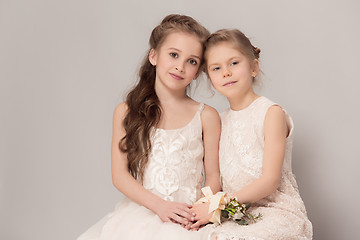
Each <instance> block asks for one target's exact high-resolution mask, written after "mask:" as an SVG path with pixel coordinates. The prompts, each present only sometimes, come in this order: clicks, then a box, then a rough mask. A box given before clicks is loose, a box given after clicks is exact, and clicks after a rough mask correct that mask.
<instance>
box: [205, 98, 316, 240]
mask: <svg viewBox="0 0 360 240" xmlns="http://www.w3.org/2000/svg"><path fill="white" fill-rule="evenodd" d="M273 105H276V104H275V103H273V102H271V101H270V100H269V99H267V98H265V97H259V98H257V99H256V100H255V101H254V102H253V103H252V104H250V106H248V107H247V108H245V109H243V110H241V111H233V110H231V109H228V110H226V111H225V112H224V113H222V114H221V122H222V129H221V139H220V153H219V160H220V171H221V180H222V185H223V191H225V192H228V193H233V192H236V191H238V190H240V189H241V188H243V187H245V186H246V185H248V184H250V183H251V182H253V181H254V180H255V179H257V178H259V177H260V176H261V173H262V159H263V151H264V120H265V116H266V113H267V111H268V109H269V108H270V107H271V106H273ZM285 113H286V112H285ZM286 118H287V123H288V125H289V126H290V128H291V129H290V134H289V136H288V137H287V142H286V151H285V157H284V164H283V169H282V178H281V182H280V185H279V187H278V189H277V191H276V192H275V193H274V194H272V195H270V196H268V197H266V198H264V199H262V200H260V201H258V202H257V203H256V204H253V207H252V210H251V211H252V213H253V214H254V215H256V214H257V213H259V212H260V213H261V214H262V215H263V219H262V220H261V221H259V222H257V223H255V224H250V225H248V226H239V225H237V224H236V223H233V222H225V223H223V224H222V225H221V226H219V227H217V228H215V229H214V232H213V234H212V235H210V236H209V239H213V237H217V239H218V240H264V239H283V240H285V239H286V240H289V239H304V240H305V239H306V240H307V239H311V238H312V225H311V222H310V221H309V220H308V218H307V214H306V210H305V206H304V203H303V201H302V199H301V197H300V195H299V191H298V186H297V184H296V181H295V178H294V175H293V174H292V170H291V151H292V141H293V122H292V120H291V118H290V116H289V115H288V114H286ZM289 223H291V224H289Z"/></svg>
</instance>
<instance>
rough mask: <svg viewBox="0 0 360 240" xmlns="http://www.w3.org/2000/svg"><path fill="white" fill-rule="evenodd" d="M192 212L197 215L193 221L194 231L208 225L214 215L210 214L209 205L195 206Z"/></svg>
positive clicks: (192, 227)
mask: <svg viewBox="0 0 360 240" xmlns="http://www.w3.org/2000/svg"><path fill="white" fill-rule="evenodd" d="M191 210H192V212H193V213H195V216H194V217H192V219H191V220H192V221H195V222H194V223H193V224H192V225H191V226H190V228H191V229H192V230H199V229H200V228H201V227H203V225H205V224H207V223H208V222H209V219H210V218H211V216H212V214H213V213H212V212H211V213H209V203H201V204H194V205H193V206H192V209H191Z"/></svg>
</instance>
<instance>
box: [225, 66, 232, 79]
mask: <svg viewBox="0 0 360 240" xmlns="http://www.w3.org/2000/svg"><path fill="white" fill-rule="evenodd" d="M231 76H232V74H231V71H230V70H229V69H228V68H224V71H223V77H224V78H225V77H231Z"/></svg>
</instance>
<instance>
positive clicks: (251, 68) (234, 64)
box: [206, 42, 259, 98]
mask: <svg viewBox="0 0 360 240" xmlns="http://www.w3.org/2000/svg"><path fill="white" fill-rule="evenodd" d="M206 56H207V61H206V62H207V63H206V67H207V72H208V74H209V77H210V80H211V83H212V84H213V86H214V88H215V89H216V90H217V91H218V92H220V93H221V94H223V95H224V96H226V97H227V98H233V97H237V96H245V95H246V94H247V93H249V92H252V83H253V77H255V76H256V75H257V73H258V71H259V70H258V69H259V68H258V66H259V63H258V61H257V60H254V62H252V63H250V62H249V59H248V58H247V57H246V56H245V55H244V54H242V53H241V52H240V51H239V50H237V49H236V48H235V47H234V45H233V44H231V43H229V42H222V43H219V44H217V45H215V46H212V47H210V49H208V50H206Z"/></svg>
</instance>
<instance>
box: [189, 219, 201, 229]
mask: <svg viewBox="0 0 360 240" xmlns="http://www.w3.org/2000/svg"><path fill="white" fill-rule="evenodd" d="M201 224H202V223H201V222H200V221H197V222H195V223H194V224H192V225H191V227H190V228H191V229H197V228H199V227H200V226H201Z"/></svg>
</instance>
